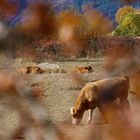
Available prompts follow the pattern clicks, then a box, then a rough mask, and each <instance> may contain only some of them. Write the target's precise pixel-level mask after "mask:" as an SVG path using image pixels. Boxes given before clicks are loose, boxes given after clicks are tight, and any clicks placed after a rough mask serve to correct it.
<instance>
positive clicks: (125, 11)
mask: <svg viewBox="0 0 140 140" xmlns="http://www.w3.org/2000/svg"><path fill="white" fill-rule="evenodd" d="M135 11H136V10H135V9H134V8H133V7H132V6H123V7H121V8H120V9H118V11H117V12H116V15H115V19H116V21H117V22H118V23H120V22H121V20H122V19H123V17H124V16H126V15H127V14H129V13H134V12H135Z"/></svg>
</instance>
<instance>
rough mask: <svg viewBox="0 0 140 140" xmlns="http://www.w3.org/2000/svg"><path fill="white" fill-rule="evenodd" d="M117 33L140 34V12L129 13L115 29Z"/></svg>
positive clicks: (126, 34) (125, 34)
mask: <svg viewBox="0 0 140 140" xmlns="http://www.w3.org/2000/svg"><path fill="white" fill-rule="evenodd" d="M115 34H116V35H124V36H140V14H139V13H129V14H127V15H126V16H125V17H124V18H123V19H122V21H121V22H120V25H119V26H118V27H117V28H116V29H115Z"/></svg>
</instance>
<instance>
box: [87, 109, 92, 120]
mask: <svg viewBox="0 0 140 140" xmlns="http://www.w3.org/2000/svg"><path fill="white" fill-rule="evenodd" d="M88 111H89V116H88V121H87V122H88V123H91V121H92V113H93V109H89V110H88Z"/></svg>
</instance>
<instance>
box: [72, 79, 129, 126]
mask: <svg viewBox="0 0 140 140" xmlns="http://www.w3.org/2000/svg"><path fill="white" fill-rule="evenodd" d="M128 91H129V79H128V78H127V77H114V78H108V79H102V80H97V81H94V82H89V83H87V84H86V85H85V86H84V87H83V88H82V90H81V91H80V94H79V96H78V99H77V100H76V103H75V106H74V107H72V108H71V115H72V122H73V124H79V123H80V121H81V119H82V117H83V114H84V112H85V111H86V110H89V118H88V123H89V122H91V120H92V112H93V109H95V108H96V107H98V108H99V110H100V111H101V112H102V111H103V110H102V109H103V106H104V105H105V104H107V103H111V102H113V101H115V100H116V99H119V100H120V104H121V105H123V106H125V107H128V106H129V103H128V100H127V96H128Z"/></svg>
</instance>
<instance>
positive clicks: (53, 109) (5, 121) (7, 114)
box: [0, 56, 140, 140]
mask: <svg viewBox="0 0 140 140" xmlns="http://www.w3.org/2000/svg"><path fill="white" fill-rule="evenodd" d="M1 58H3V56H1ZM12 62H13V63H12V68H13V69H14V70H16V69H19V68H20V67H23V66H27V65H35V64H36V63H35V62H32V61H31V60H29V59H23V60H22V59H15V60H14V61H12ZM44 62H47V61H44ZM105 62H106V61H105V59H104V58H92V59H86V58H84V59H82V58H81V59H75V60H66V61H59V62H58V61H53V62H49V63H53V64H57V65H59V66H60V68H61V69H63V70H64V71H65V72H64V73H63V72H60V71H57V72H54V71H50V72H46V73H43V74H27V75H18V74H17V73H16V72H15V73H16V74H17V75H18V76H20V77H21V78H22V79H24V82H25V85H26V86H27V87H31V88H35V89H36V88H39V89H40V90H41V92H42V96H40V97H39V102H40V103H41V105H42V106H43V108H44V112H45V114H44V115H45V118H46V123H47V124H49V125H50V124H51V125H56V126H57V128H59V131H60V134H62V135H63V139H68V140H76V139H79V138H81V139H82V140H86V139H90V138H88V137H90V135H91V134H92V136H91V137H92V138H93V139H94V138H95V140H109V139H110V137H111V135H110V134H111V133H112V132H111V130H110V129H109V128H110V127H109V126H110V124H105V122H104V120H103V118H102V115H101V113H100V112H99V111H98V109H95V111H94V113H93V122H92V124H93V125H87V124H86V120H87V112H86V113H85V114H84V117H83V119H82V123H81V125H80V126H71V115H70V108H71V107H72V106H73V105H74V103H75V101H76V98H77V96H78V92H79V90H80V89H81V88H82V85H81V83H80V82H81V81H80V80H83V81H84V82H88V81H93V80H95V79H101V78H103V77H105V76H106V75H105V73H104V68H103V66H104V63H105ZM0 63H1V69H2V68H3V67H5V65H6V63H7V64H8V63H9V60H8V61H7V60H6V58H5V59H4V58H3V59H1V62H0ZM85 65H90V66H92V68H93V70H94V72H93V73H90V74H88V73H84V74H81V75H80V78H81V79H78V78H77V77H75V75H74V76H73V75H72V74H71V73H70V70H71V69H72V68H73V67H76V66H85ZM77 79H78V80H77ZM83 81H82V82H83ZM130 87H131V85H130ZM129 101H130V106H131V109H132V110H133V109H134V111H133V112H135V109H138V108H139V105H140V104H139V101H138V100H137V98H136V97H135V96H134V95H132V94H129ZM1 104H3V103H1ZM137 111H138V110H137ZM35 112H36V113H37V114H38V115H40V112H38V109H35ZM138 114H139V113H138ZM138 114H133V117H132V122H133V124H137V125H138V126H139V123H140V122H139V121H140V120H139V119H138ZM18 117H19V116H18V115H17V113H14V112H11V111H10V110H9V109H6V110H4V113H3V115H2V116H1V119H0V124H1V125H3V126H4V128H1V129H0V134H1V136H2V137H5V135H6V134H5V132H6V133H7V132H8V133H10V132H11V131H13V130H14V129H15V128H16V127H17V123H18V120H19V119H18ZM5 130H7V131H5ZM52 131H53V129H49V130H48V131H46V134H47V137H48V138H51V139H52V140H55V138H54V135H55V134H54V132H55V131H54V132H52ZM92 131H93V132H92ZM90 132H92V133H90ZM51 139H50V140H51ZM56 140H57V139H56Z"/></svg>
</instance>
